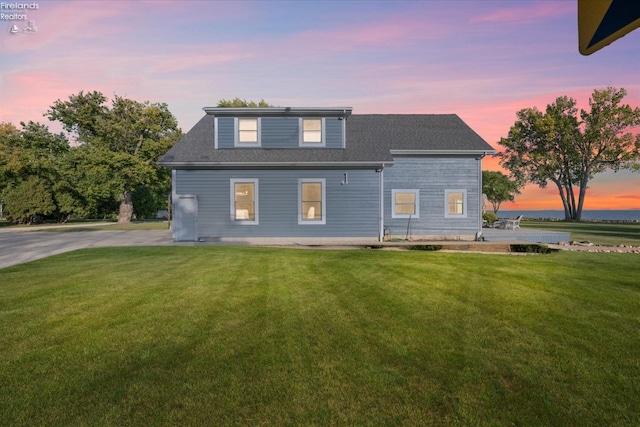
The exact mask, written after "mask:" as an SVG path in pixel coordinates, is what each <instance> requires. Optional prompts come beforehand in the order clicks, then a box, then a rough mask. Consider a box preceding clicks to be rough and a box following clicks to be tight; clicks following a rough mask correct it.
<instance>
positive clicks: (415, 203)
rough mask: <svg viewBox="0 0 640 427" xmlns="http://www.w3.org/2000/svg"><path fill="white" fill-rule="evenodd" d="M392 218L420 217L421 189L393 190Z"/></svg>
mask: <svg viewBox="0 0 640 427" xmlns="http://www.w3.org/2000/svg"><path fill="white" fill-rule="evenodd" d="M391 198H392V204H393V206H392V207H391V209H392V211H391V217H392V218H409V217H411V218H419V217H420V191H419V190H391Z"/></svg>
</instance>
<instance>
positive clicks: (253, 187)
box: [231, 179, 258, 224]
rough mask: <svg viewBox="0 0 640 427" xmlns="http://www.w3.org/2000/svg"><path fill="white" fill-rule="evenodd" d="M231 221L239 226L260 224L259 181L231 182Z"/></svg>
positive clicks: (241, 180)
mask: <svg viewBox="0 0 640 427" xmlns="http://www.w3.org/2000/svg"><path fill="white" fill-rule="evenodd" d="M231 220H232V221H234V222H236V223H238V224H258V180H257V179H232V180H231Z"/></svg>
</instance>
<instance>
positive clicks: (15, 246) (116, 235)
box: [0, 230, 176, 268]
mask: <svg viewBox="0 0 640 427" xmlns="http://www.w3.org/2000/svg"><path fill="white" fill-rule="evenodd" d="M175 244H176V243H175V242H173V240H172V238H171V231H169V230H160V231H133V230H129V231H116V230H114V231H66V232H53V231H47V232H41V231H29V232H0V268H5V267H9V266H12V265H16V264H22V263H25V262H29V261H33V260H36V259H40V258H46V257H48V256H51V255H56V254H60V253H63V252H69V251H74V250H76V249H84V248H99V247H106V246H173V245H175Z"/></svg>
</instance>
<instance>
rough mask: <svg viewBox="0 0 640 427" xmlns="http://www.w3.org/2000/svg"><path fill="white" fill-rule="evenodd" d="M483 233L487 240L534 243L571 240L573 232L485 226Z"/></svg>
mask: <svg viewBox="0 0 640 427" xmlns="http://www.w3.org/2000/svg"><path fill="white" fill-rule="evenodd" d="M482 235H483V237H484V239H485V241H487V242H504V241H510V242H515V241H525V242H532V243H558V242H568V241H570V240H571V234H570V233H565V232H559V231H548V230H538V229H533V228H516V229H515V230H510V229H502V228H483V229H482Z"/></svg>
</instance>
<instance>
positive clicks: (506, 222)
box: [493, 215, 524, 230]
mask: <svg viewBox="0 0 640 427" xmlns="http://www.w3.org/2000/svg"><path fill="white" fill-rule="evenodd" d="M523 216H524V215H520V216H518V217H517V218H516V219H512V218H503V219H497V220H496V221H495V222H494V223H493V228H501V229H503V230H516V229H518V228H520V220H521V219H522V217H523Z"/></svg>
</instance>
